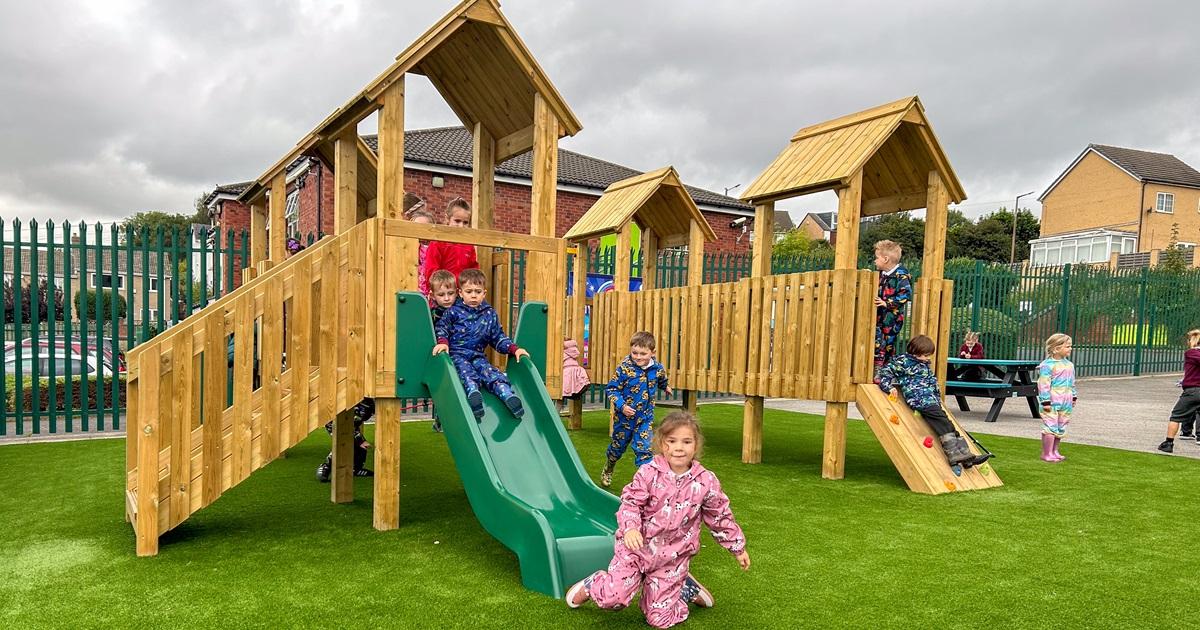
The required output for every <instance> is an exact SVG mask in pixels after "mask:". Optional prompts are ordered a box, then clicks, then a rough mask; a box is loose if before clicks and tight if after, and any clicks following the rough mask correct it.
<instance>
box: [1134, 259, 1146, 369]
mask: <svg viewBox="0 0 1200 630" xmlns="http://www.w3.org/2000/svg"><path fill="white" fill-rule="evenodd" d="M1149 280H1150V268H1149V267H1142V275H1141V279H1140V281H1139V282H1138V306H1137V327H1136V328H1135V332H1134V337H1133V340H1134V341H1133V343H1134V346H1133V375H1134V376H1141V375H1142V345H1143V343H1144V339H1145V336H1146V330H1145V325H1146V288H1147V285H1148V284H1149Z"/></svg>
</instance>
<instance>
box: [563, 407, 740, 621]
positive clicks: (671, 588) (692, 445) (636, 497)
mask: <svg viewBox="0 0 1200 630" xmlns="http://www.w3.org/2000/svg"><path fill="white" fill-rule="evenodd" d="M703 443H704V436H703V435H702V434H701V433H700V427H699V425H698V424H697V423H696V418H695V417H694V416H692V415H691V414H690V413H687V412H684V411H676V412H673V413H671V414H669V415H667V417H666V418H664V419H663V422H662V425H661V426H660V427H659V429H658V433H657V434H656V435H655V439H654V447H655V448H654V450H655V451H656V452H657V454H656V455H655V456H654V459H652V460H651V461H650V463H649V464H647V465H645V466H642V467H641V468H639V469H638V471H637V473H636V474H635V475H634V476H633V481H631V482H629V485H627V486H625V489H624V490H622V491H621V507H620V508H619V509H618V511H617V541H616V544H615V549H614V554H613V559H612V562H611V563H609V565H608V570H607V571H597V572H596V573H593V574H592V575H590V576H588V577H587V578H585V579H583V580H582V581H580V582H578V583H576V584H575V585H574V586H572V587H571V588H570V589H569V590H568V591H567V595H566V600H567V605H568V606H570V607H572V608H578V607H579V606H580V605H582V604H583V603H584V602H586V601H587V600H588V599H591V600H592V601H594V602H596V605H597V606H599V607H600V608H607V609H611V610H620V609H622V608H625V607H626V606H628V605H629V603H630V602H631V601H633V596H634V595H635V594H637V592H638V590H639V589H640V590H641V591H642V598H641V609H642V612H643V613H644V614H645V615H646V622H647V623H649V624H650V625H651V626H653V627H655V628H670V627H671V626H674V625H675V624H677V623H680V622H683V621H685V620H686V619H687V617H688V602H691V601H695V602H696V603H698V604H700V605H702V606H705V607H710V606H712V596H711V594H708V593H707V591H706V590H703V587H701V586H700V585H699V584H698V583H697V582H696V581H695V580H693V579H692V578H690V577H689V575H688V569H689V565H690V564H691V560H692V556H694V555H696V552H698V551H699V550H700V522H701V521H704V524H705V525H707V526H708V528H709V530H711V531H712V535H713V538H715V539H716V540H717V543H718V544H720V545H721V546H722V547H724V548H726V549H728V550H729V551H730V552H731V553H733V554H734V556H735V557H736V558H737V561H738V564H740V565H741V566H742V569H744V570H745V569H749V568H750V555H749V554H748V553H746V537H745V536H744V535H743V534H742V528H741V527H739V526H738V524H737V521H735V520H734V519H733V512H731V511H730V509H729V497H727V496H725V493H724V492H722V491H721V482H720V481H718V480H717V476H716V475H714V474H713V473H712V472H711V471H709V470H708V469H706V468H704V466H701V465H700V462H699V461H697V460H696V459H695V457H696V455H697V454H699V452H700V451H701V448H702V446H703ZM698 592H703V596H700V597H698Z"/></svg>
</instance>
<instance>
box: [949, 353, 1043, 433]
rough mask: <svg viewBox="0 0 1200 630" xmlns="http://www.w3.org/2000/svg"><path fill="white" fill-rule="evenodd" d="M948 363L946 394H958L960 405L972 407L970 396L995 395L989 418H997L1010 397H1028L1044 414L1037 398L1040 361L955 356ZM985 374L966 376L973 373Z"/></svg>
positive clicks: (1038, 413)
mask: <svg viewBox="0 0 1200 630" xmlns="http://www.w3.org/2000/svg"><path fill="white" fill-rule="evenodd" d="M946 363H947V368H948V369H947V379H946V395H947V396H954V399H955V400H957V401H958V408H959V409H961V410H962V411H970V410H971V407H970V406H968V405H967V399H966V397H967V396H975V397H977V398H991V399H992V408H991V409H989V410H988V413H987V417H986V418H984V421H985V422H995V421H996V417H997V416H999V415H1000V409H1001V408H1003V407H1004V401H1005V400H1008V399H1009V398H1024V399H1025V401H1026V402H1028V403H1029V413H1031V414H1033V417H1034V418H1041V417H1042V414H1041V406H1040V405H1039V404H1038V398H1037V370H1038V365H1039V362H1038V361H1016V360H1005V359H960V358H957V357H956V358H951V359H948V360H947V361H946ZM973 372H974V373H975V374H974V376H976V377H978V376H982V378H974V379H972V380H964V379H965V378H967V377H969V376H972V373H973Z"/></svg>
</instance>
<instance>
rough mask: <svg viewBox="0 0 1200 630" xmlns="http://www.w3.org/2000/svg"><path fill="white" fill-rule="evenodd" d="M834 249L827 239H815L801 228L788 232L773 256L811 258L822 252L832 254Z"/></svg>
mask: <svg viewBox="0 0 1200 630" xmlns="http://www.w3.org/2000/svg"><path fill="white" fill-rule="evenodd" d="M830 251H833V248H832V247H831V246H830V245H829V241H826V240H825V239H814V238H812V237H811V236H809V235H808V233H806V232H805V231H804V230H802V229H800V228H793V229H791V230H788V231H787V234H785V235H784V237H783V238H782V239H780V240H779V241H778V242H777V243H775V245H774V246H773V247H772V249H771V255H772V256H775V257H779V258H796V257H800V256H810V255H812V254H816V253H820V252H830Z"/></svg>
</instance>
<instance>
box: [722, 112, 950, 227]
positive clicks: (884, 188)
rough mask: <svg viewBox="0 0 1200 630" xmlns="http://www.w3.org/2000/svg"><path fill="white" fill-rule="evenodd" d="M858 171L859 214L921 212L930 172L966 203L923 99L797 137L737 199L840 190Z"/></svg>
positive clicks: (844, 119) (809, 129)
mask: <svg viewBox="0 0 1200 630" xmlns="http://www.w3.org/2000/svg"><path fill="white" fill-rule="evenodd" d="M859 169H863V214H864V215H870V214H883V213H885V212H895V211H898V210H911V209H914V208H921V207H924V204H925V191H926V188H927V186H928V179H929V172H930V171H931V170H934V169H936V170H937V171H938V172H939V173H940V174H941V176H942V180H943V181H944V182H945V183H946V187H947V188H948V190H949V192H950V199H951V201H952V202H954V203H959V202H961V201H962V200H964V199H966V197H967V195H966V192H965V191H963V188H962V184H961V183H960V182H959V181H958V176H957V175H955V174H954V171H953V169H951V168H950V161H949V160H948V159H946V154H945V152H944V151H942V147H941V145H940V144H939V143H938V141H937V137H936V136H935V135H934V133H933V127H931V126H930V124H929V121H928V120H927V119H926V118H925V108H924V107H923V106H922V105H921V101H920V99H918V98H917V97H916V96H910V97H908V98H904V99H900V100H898V101H894V102H891V103H887V104H885V105H880V106H878V107H873V108H871V109H867V110H864V111H861V112H858V113H857V114H851V115H849V116H843V117H841V118H837V119H834V120H830V121H828V122H823V123H821V124H819V125H813V126H811V127H805V128H803V129H801V130H800V131H797V132H796V134H795V135H794V136H792V139H791V143H790V144H788V146H787V147H786V148H785V149H784V150H783V152H781V153H780V154H779V156H778V157H776V158H775V161H774V162H772V163H771V165H770V166H768V167H767V169H766V170H765V171H763V172H762V174H760V175H759V176H758V178H757V179H755V180H754V182H753V183H752V184H750V185H749V186H748V187H747V188H746V190H745V192H743V193H742V197H741V198H742V200H743V201H748V202H750V203H757V202H765V201H773V200H777V199H784V198H787V197H793V196H796V195H802V194H808V193H813V192H819V191H822V190H830V189H834V188H840V187H842V186H846V185H848V184H849V179H850V177H851V176H852V175H853V174H854V173H855V172H856V171H858V170H859ZM870 201H877V203H874V204H870V203H868V202H870ZM914 204H917V205H914Z"/></svg>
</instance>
